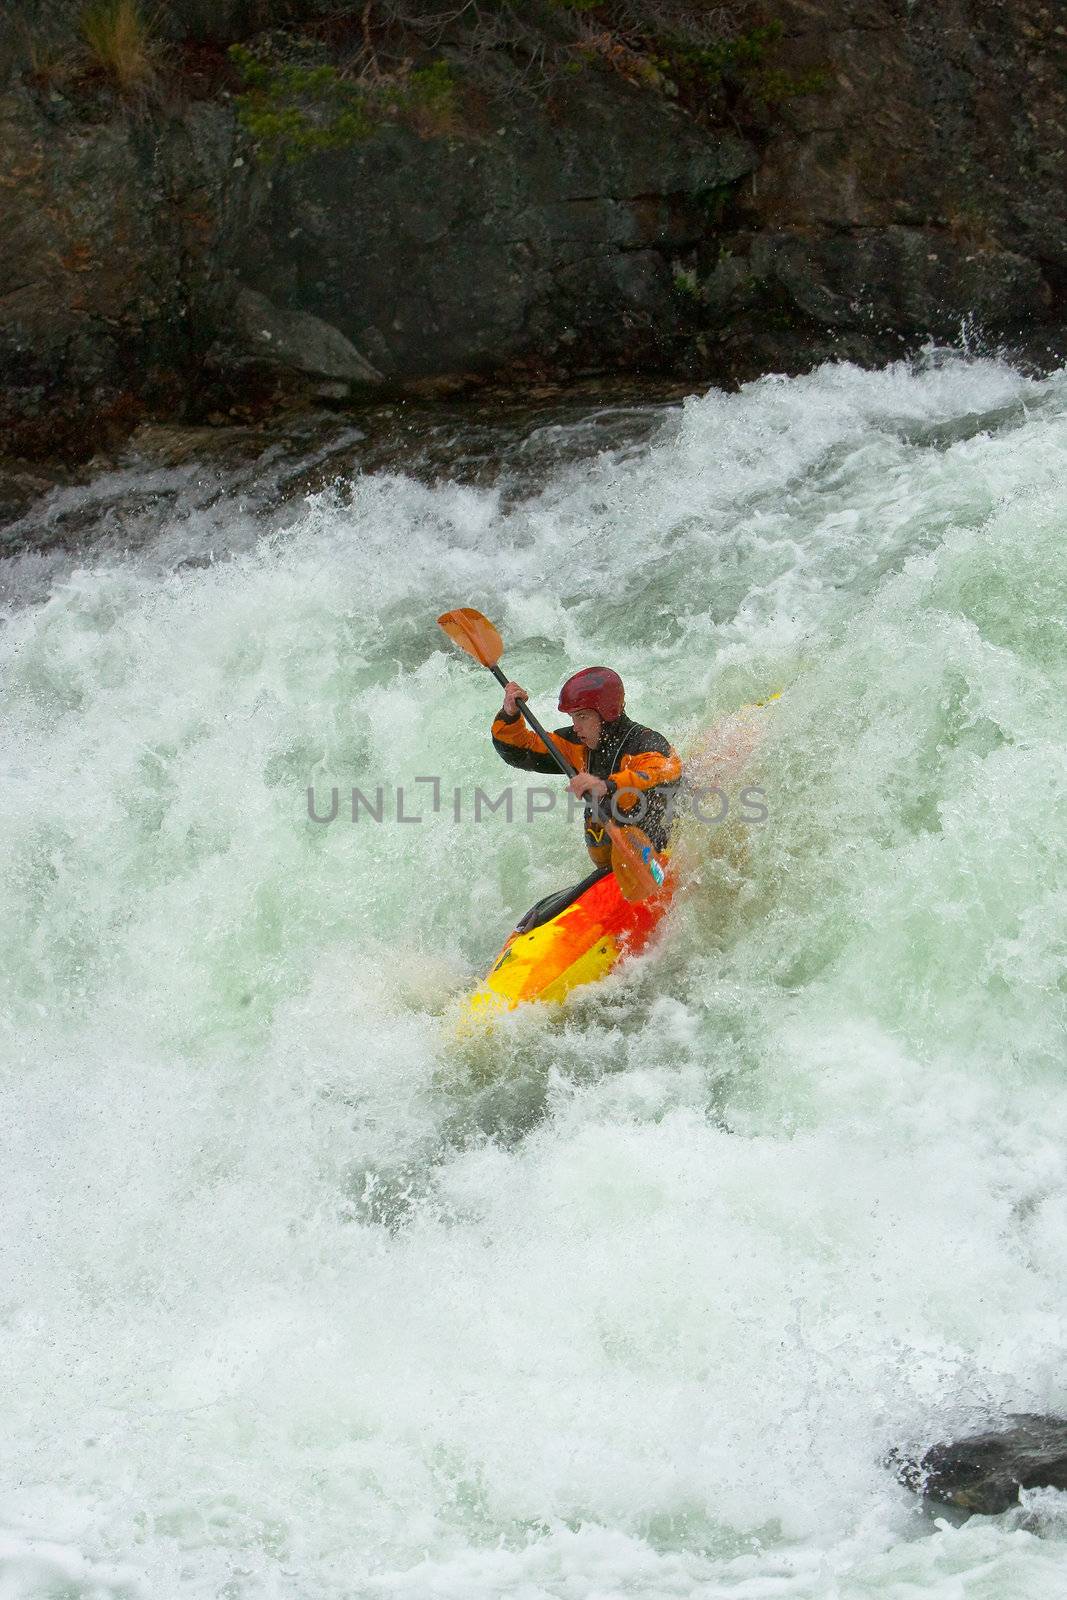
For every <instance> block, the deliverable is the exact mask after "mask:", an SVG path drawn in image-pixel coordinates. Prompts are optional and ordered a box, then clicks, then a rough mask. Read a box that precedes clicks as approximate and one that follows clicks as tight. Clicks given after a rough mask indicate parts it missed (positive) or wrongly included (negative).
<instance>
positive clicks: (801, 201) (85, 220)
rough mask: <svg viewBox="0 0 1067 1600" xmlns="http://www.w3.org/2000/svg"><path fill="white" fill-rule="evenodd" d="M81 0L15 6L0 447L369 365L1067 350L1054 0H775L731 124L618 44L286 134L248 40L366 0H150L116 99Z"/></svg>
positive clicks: (652, 369)
mask: <svg viewBox="0 0 1067 1600" xmlns="http://www.w3.org/2000/svg"><path fill="white" fill-rule="evenodd" d="M419 3H420V0H412V7H413V8H414V9H416V10H417V9H418V4H419ZM82 4H83V0H27V3H26V5H25V6H22V7H19V8H13V7H12V6H10V5H9V6H8V7H7V8H6V11H4V9H3V8H2V7H0V147H2V149H3V151H4V159H3V162H2V163H0V212H2V214H3V220H4V225H3V228H2V229H0V435H2V438H0V454H2V455H5V456H8V457H35V458H38V459H40V458H45V457H52V458H55V457H57V456H65V457H68V458H72V459H81V460H84V459H88V458H89V457H90V456H92V455H93V454H94V453H96V452H97V451H99V450H101V449H107V448H110V447H111V446H112V445H113V444H114V442H115V441H116V440H119V439H121V438H123V437H125V436H126V435H128V433H129V432H130V430H131V429H132V428H133V427H135V426H137V424H138V423H139V422H140V421H141V420H142V419H144V418H153V419H160V420H167V421H180V422H202V421H205V420H213V421H216V422H218V423H220V424H224V425H228V424H231V423H234V422H236V423H240V424H258V423H259V422H261V421H262V420H264V418H266V417H268V416H269V415H270V414H271V412H272V409H278V408H283V407H293V406H301V405H305V404H312V405H314V404H316V403H320V402H323V401H325V402H328V403H332V404H335V405H338V404H339V405H344V404H347V403H349V401H350V400H352V399H354V398H356V397H357V396H358V394H359V393H360V392H361V391H362V389H364V388H365V387H366V386H367V384H369V383H373V382H374V381H375V375H376V374H377V373H381V374H382V375H384V378H385V379H386V380H387V381H388V382H389V383H390V384H391V385H393V386H396V387H403V386H414V387H415V388H416V389H417V391H419V392H421V394H422V395H424V396H429V395H437V396H441V395H444V396H447V395H449V394H455V393H461V392H466V391H469V390H470V389H471V388H472V387H473V388H476V387H477V385H478V384H479V383H481V382H483V381H484V380H486V379H487V378H490V377H491V378H492V379H493V380H494V381H500V382H504V381H508V382H510V383H512V384H513V385H515V386H520V385H523V384H528V385H535V386H536V385H541V384H544V383H546V382H548V383H556V382H574V381H580V380H582V379H585V378H588V377H589V376H592V375H601V374H604V373H615V374H634V375H640V376H648V375H650V374H653V373H659V374H668V373H669V374H673V375H676V376H680V377H681V376H684V377H685V378H687V379H689V380H690V381H692V380H697V381H700V380H714V381H721V382H733V381H739V380H742V379H745V378H748V377H752V376H755V375H757V374H759V373H760V372H763V371H766V370H768V369H773V370H778V371H800V370H803V369H804V368H805V367H809V366H811V365H812V364H814V363H816V362H818V361H820V360H825V359H831V358H847V359H852V360H856V361H860V362H866V363H873V362H880V361H884V360H886V359H887V357H890V356H893V355H898V354H900V353H901V352H902V350H905V349H908V348H913V347H914V346H916V345H917V344H919V343H921V342H922V341H923V340H924V339H925V338H927V337H928V336H933V337H935V338H937V339H942V340H946V339H947V340H955V339H957V338H958V337H959V336H960V335H961V333H964V334H966V336H967V338H968V340H969V341H970V344H971V347H972V348H975V347H977V348H983V347H989V346H1001V345H1007V346H1008V347H1009V348H1011V349H1013V350H1018V349H1023V348H1025V349H1028V350H1030V351H1032V352H1034V359H1035V360H1040V359H1042V357H1041V352H1043V351H1044V352H1048V353H1049V355H1050V359H1051V358H1052V353H1054V352H1057V351H1061V350H1062V349H1063V348H1064V347H1065V337H1064V328H1065V326H1067V25H1065V23H1064V20H1063V8H1062V6H1058V5H1050V4H1048V3H1047V0H1012V3H1011V4H1010V5H1009V4H1005V3H1003V0H924V3H923V4H922V5H921V6H917V5H914V4H912V3H909V0H771V3H770V5H769V7H768V8H767V11H768V15H769V16H771V17H773V18H774V19H776V20H777V21H779V22H780V23H781V24H782V26H783V30H784V31H783V35H782V38H781V40H780V41H779V43H778V44H777V45H776V46H775V54H774V60H773V63H772V64H771V66H772V71H771V73H770V78H771V79H773V80H776V81H777V82H778V85H779V87H778V89H777V90H776V91H774V92H773V93H769V94H768V97H767V103H766V104H762V105H761V104H759V103H757V102H756V101H753V100H751V99H750V100H749V101H747V102H746V103H745V105H744V106H742V105H740V104H739V105H738V106H737V107H736V108H735V109H736V114H734V113H731V115H730V116H723V117H722V118H720V121H721V124H722V125H721V126H718V127H709V126H708V125H707V124H706V122H703V123H702V122H701V121H700V120H699V117H697V116H691V115H688V114H687V113H686V110H685V109H684V107H683V106H681V105H680V104H679V103H677V100H676V99H672V97H671V96H670V95H669V94H666V93H661V92H659V91H658V90H656V89H655V88H651V87H648V86H639V85H638V84H637V83H635V82H631V81H628V80H627V79H626V78H625V77H623V76H620V75H619V73H617V72H611V71H609V70H607V69H606V68H601V67H597V68H589V69H588V70H585V71H582V72H581V73H580V74H579V75H578V76H570V77H567V76H566V75H564V76H562V77H560V78H559V79H558V80H556V81H554V82H553V83H552V85H551V87H550V88H548V89H546V88H544V87H542V89H540V90H534V89H533V88H531V85H530V82H529V81H528V78H527V76H526V75H525V74H524V71H523V69H521V68H520V66H519V65H518V64H517V63H516V60H515V59H514V56H513V54H512V53H509V52H508V50H506V49H504V48H501V49H499V50H494V51H490V52H488V54H487V55H486V57H485V59H483V60H482V61H481V64H480V67H479V72H480V74H481V77H480V80H479V88H478V91H477V94H476V95H473V96H472V99H473V100H476V101H477V106H476V107H475V112H474V114H472V115H467V116H466V118H465V120H464V119H460V121H459V123H457V125H456V126H453V127H448V128H438V129H436V130H433V129H427V128H425V127H423V128H421V129H420V128H417V127H415V126H405V125H404V124H403V121H402V120H401V119H398V120H390V119H385V120H383V121H382V123H381V125H380V126H378V127H377V128H376V129H375V131H374V132H373V133H372V134H371V135H370V136H369V137H365V138H360V139H357V140H354V141H353V142H351V143H350V144H349V145H348V146H347V147H346V148H338V149H332V150H326V151H321V152H320V153H318V154H315V155H312V156H307V155H305V158H304V159H300V160H296V161H286V160H284V159H280V158H279V159H278V160H276V161H275V162H273V163H271V162H264V161H260V160H257V158H256V155H255V152H254V150H253V148H252V145H251V142H250V141H249V139H248V137H247V135H246V134H244V133H242V131H241V129H240V127H239V125H238V118H237V115H236V109H235V102H234V99H233V94H234V92H235V89H236V83H235V80H234V79H233V77H232V73H231V69H230V67H229V65H228V58H227V55H226V48H227V45H228V43H229V42H230V41H231V40H232V39H234V38H243V39H247V38H248V37H249V35H250V34H251V33H253V32H254V31H255V30H256V29H273V30H274V32H278V31H280V32H281V33H282V34H285V35H286V36H287V37H288V36H289V35H290V34H292V35H293V36H294V37H295V36H296V35H298V34H299V31H300V27H301V24H302V19H304V20H307V21H308V22H309V23H310V21H311V20H312V19H313V18H315V19H317V21H318V23H319V24H321V23H323V19H324V18H326V17H327V16H328V15H329V16H330V17H334V16H338V17H340V16H341V15H342V14H346V15H349V16H350V17H351V16H353V15H355V12H354V11H352V8H350V7H346V6H345V5H341V6H339V7H338V6H330V5H327V4H326V0H305V3H298V0H286V3H285V4H282V3H281V0H277V3H276V4H275V3H273V0H161V3H160V5H159V7H157V8H155V9H154V10H152V12H151V14H152V17H153V19H154V20H153V25H154V26H157V27H158V30H159V34H160V42H161V46H162V48H163V50H164V56H162V57H161V60H165V61H166V63H167V65H166V70H165V71H163V70H161V78H160V84H159V85H158V86H157V91H156V92H153V94H151V95H148V96H146V97H145V98H144V99H143V101H141V102H138V103H136V104H130V103H125V102H123V101H122V100H121V97H119V96H118V95H117V94H116V92H115V91H114V90H113V89H109V88H108V86H107V84H106V83H105V82H103V81H101V79H100V76H99V75H97V76H96V77H95V78H94V77H93V76H92V74H91V73H90V74H88V75H87V74H86V73H85V72H84V70H81V69H79V70H80V76H79V73H78V72H71V71H68V70H66V69H65V68H63V69H62V70H60V69H56V70H51V69H49V71H42V70H41V69H40V66H39V62H40V60H45V59H46V60H49V61H52V62H53V63H55V62H60V63H62V62H63V61H64V59H65V57H64V52H65V51H66V52H68V53H69V52H71V51H74V52H75V53H76V51H77V49H78V48H79V46H78V17H79V14H80V12H81V10H82ZM16 9H17V10H18V12H19V16H18V23H19V26H17V27H16V26H14V25H13V23H12V16H13V13H14V11H15V10H16ZM150 9H151V8H150ZM550 9H551V8H550ZM546 15H547V13H546ZM321 31H322V30H321V28H320V34H321ZM316 48H319V46H318V45H317V46H316ZM323 48H325V47H323ZM166 52H169V55H167V54H166ZM183 52H184V54H183ZM316 59H317V58H316ZM35 60H37V61H38V66H36V67H35V66H34V61H35ZM182 62H184V63H185V65H184V66H183V67H181V70H179V64H180V63H182ZM83 66H84V63H83ZM168 73H169V76H168ZM228 73H229V74H230V76H227V74H228ZM460 76H462V73H460ZM791 85H792V86H793V87H791ZM797 85H799V86H800V92H795V87H796V86H797ZM690 109H691V110H692V109H694V108H692V107H691V108H690ZM697 109H698V108H697ZM469 110H470V108H468V111H469ZM256 295H259V296H264V297H266V302H267V303H264V302H263V301H261V300H257V299H255V298H254V297H255V296H256ZM308 319H316V320H314V321H311V320H308ZM257 328H258V330H259V331H258V332H257ZM263 329H267V330H268V331H269V332H270V335H271V337H270V338H269V339H266V338H263V337H262V330H263ZM363 363H366V364H367V366H366V367H364V366H363Z"/></svg>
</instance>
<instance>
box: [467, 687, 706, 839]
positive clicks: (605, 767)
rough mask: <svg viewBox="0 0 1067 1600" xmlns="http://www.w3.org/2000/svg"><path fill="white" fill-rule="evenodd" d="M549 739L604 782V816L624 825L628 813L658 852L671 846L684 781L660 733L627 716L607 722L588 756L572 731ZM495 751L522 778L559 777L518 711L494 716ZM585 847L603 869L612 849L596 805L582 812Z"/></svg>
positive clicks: (581, 768) (564, 730) (560, 730)
mask: <svg viewBox="0 0 1067 1600" xmlns="http://www.w3.org/2000/svg"><path fill="white" fill-rule="evenodd" d="M549 738H550V739H551V740H552V742H553V744H554V745H555V746H556V748H557V749H558V750H559V752H560V754H561V755H564V756H566V758H567V760H568V761H569V762H570V764H571V766H572V767H574V768H576V770H577V771H578V772H591V773H592V774H593V776H594V778H603V779H604V781H605V783H606V784H607V786H608V792H607V794H606V796H605V797H604V799H603V800H601V801H600V802H599V806H600V808H602V809H603V811H604V812H605V813H607V812H608V808H609V807H610V808H611V810H610V814H611V815H612V816H613V817H614V818H615V819H616V820H617V821H622V820H624V819H625V817H626V815H627V814H628V813H632V818H631V820H632V821H634V822H636V823H637V824H638V825H639V826H640V827H642V828H643V829H644V830H645V832H646V833H647V834H648V836H649V838H650V839H651V841H652V843H653V845H654V846H655V847H656V849H657V850H665V849H666V848H667V845H668V843H669V834H670V826H671V807H672V800H673V796H674V793H675V791H676V789H677V787H678V782H679V780H680V778H681V776H682V763H681V761H680V760H679V759H678V754H677V752H676V751H675V749H674V747H673V746H672V745H670V744H669V743H668V742H667V740H666V739H665V738H664V737H663V735H662V734H661V733H656V732H655V731H654V730H653V729H652V728H643V727H642V726H641V725H640V723H638V722H632V721H631V720H630V718H629V717H628V716H626V714H625V712H624V713H623V715H622V716H619V717H616V718H615V720H614V721H613V722H605V723H604V726H603V728H602V730H601V734H600V743H599V744H598V745H597V747H596V749H595V750H589V749H587V748H586V746H585V745H584V744H582V742H581V740H580V739H579V738H578V735H577V734H576V733H575V731H574V728H573V727H571V726H567V727H565V728H556V729H555V731H554V732H553V733H551V734H549ZM493 748H494V749H495V750H496V752H497V754H498V755H500V756H502V757H503V758H504V760H505V761H506V762H507V763H508V765H509V766H511V767H521V768H522V769H523V770H524V771H525V772H559V768H558V767H557V766H556V763H555V762H554V761H553V759H552V757H551V756H550V755H549V753H548V750H547V749H546V747H545V743H544V741H543V739H542V738H541V736H540V734H537V733H534V731H533V729H532V728H531V727H529V726H528V725H527V724H526V723H525V722H524V721H523V719H522V717H521V716H520V715H519V713H518V712H517V711H516V712H515V713H514V715H512V716H510V717H509V716H507V715H506V714H505V713H504V712H503V711H498V712H497V715H496V719H495V721H494V722H493ZM585 842H586V845H587V846H588V849H589V854H590V855H591V856H592V858H593V860H594V861H595V862H596V864H597V866H606V865H607V864H608V861H609V859H610V847H609V845H608V841H607V839H606V838H605V837H604V828H603V823H602V821H601V819H600V814H599V811H598V809H597V806H596V804H590V805H587V807H586V814H585Z"/></svg>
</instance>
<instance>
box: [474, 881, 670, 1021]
mask: <svg viewBox="0 0 1067 1600" xmlns="http://www.w3.org/2000/svg"><path fill="white" fill-rule="evenodd" d="M673 890H674V883H673V880H672V879H671V876H670V873H668V875H667V879H666V881H665V883H664V884H663V887H662V888H661V889H659V890H658V891H657V892H656V893H655V894H653V895H651V896H650V897H649V898H648V899H647V900H643V901H640V902H633V901H629V900H625V899H624V898H623V895H622V891H621V890H620V888H619V883H618V879H617V878H616V877H615V874H614V873H613V872H608V873H605V874H604V876H603V877H599V878H597V879H596V880H595V882H593V883H592V884H590V885H589V887H588V888H586V889H584V890H583V891H582V892H581V893H579V894H578V895H577V896H576V898H575V899H574V900H572V901H571V902H570V904H569V905H567V906H565V907H564V908H563V910H562V911H560V912H558V913H557V914H556V915H555V916H554V917H550V918H549V919H548V921H546V922H542V923H541V924H540V925H539V926H535V927H532V928H527V927H524V925H523V923H520V924H519V927H518V928H516V929H515V931H514V932H513V933H511V934H510V935H509V936H508V939H507V941H506V942H505V944H504V948H503V949H502V950H501V952H500V954H499V955H498V956H497V958H496V961H495V962H494V963H493V966H492V968H491V970H490V972H489V975H488V977H487V978H486V979H485V981H484V983H482V984H481V985H480V987H479V988H478V989H476V990H475V992H474V994H472V995H471V996H470V999H469V1001H468V1002H467V1005H468V1008H469V1011H470V1013H471V1014H472V1015H473V1016H479V1015H486V1014H489V1015H491V1014H493V1013H494V1012H499V1011H508V1010H511V1009H512V1008H513V1007H515V1006H518V1005H522V1004H524V1003H525V1002H526V1001H529V1000H541V1001H544V1002H546V1003H548V1004H558V1003H559V1002H560V1001H562V1000H565V999H566V998H567V996H568V994H570V992H571V990H572V989H577V988H578V987H579V986H580V985H582V984H586V983H595V982H597V980H598V979H600V978H603V977H605V976H606V975H607V973H609V972H610V971H611V970H612V968H613V967H614V966H616V964H617V963H618V962H619V961H621V960H623V959H624V958H625V957H628V956H634V955H639V954H640V953H641V951H642V950H644V949H645V948H646V946H647V945H648V942H649V940H650V939H651V938H652V935H653V934H654V933H655V931H656V929H657V927H658V926H659V924H660V922H661V921H662V920H663V918H664V916H665V915H666V913H667V911H668V909H669V907H670V903H671V899H672V896H673ZM525 920H526V919H524V922H525Z"/></svg>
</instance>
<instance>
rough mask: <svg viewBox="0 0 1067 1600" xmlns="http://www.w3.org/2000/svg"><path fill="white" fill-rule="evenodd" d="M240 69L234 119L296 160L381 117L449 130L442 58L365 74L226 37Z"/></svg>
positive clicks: (267, 150)
mask: <svg viewBox="0 0 1067 1600" xmlns="http://www.w3.org/2000/svg"><path fill="white" fill-rule="evenodd" d="M230 58H231V60H232V61H233V63H234V65H235V66H236V68H237V70H238V72H239V73H240V75H241V81H242V83H243V85H244V88H243V91H242V93H241V94H239V95H238V96H237V115H238V118H239V120H240V123H241V126H242V127H243V128H244V129H245V131H246V132H247V133H249V134H250V135H251V137H252V138H253V139H254V140H255V142H256V146H257V148H258V149H259V151H260V152H261V153H262V154H263V155H264V156H268V157H270V156H277V157H281V158H282V159H283V160H285V161H290V162H294V161H300V160H303V159H304V158H305V157H307V156H311V155H317V154H318V153H319V152H320V151H323V150H339V149H344V148H346V147H347V146H349V145H352V144H355V143H356V142H357V141H358V140H361V139H366V138H369V137H370V136H371V135H372V134H373V133H375V132H376V130H377V129H378V128H380V127H381V126H382V124H383V123H384V122H386V121H396V120H407V121H410V122H413V123H414V124H415V125H416V126H417V127H418V129H419V131H420V132H421V133H424V134H428V135H429V134H433V133H441V132H447V131H450V126H451V120H452V117H453V112H454V104H455V82H454V80H453V77H452V73H451V69H450V67H449V65H448V63H447V62H446V61H434V62H432V63H431V64H430V65H429V66H426V67H418V68H416V69H415V70H413V71H409V72H407V73H405V74H404V75H403V76H402V77H401V76H397V77H395V78H387V79H381V80H379V81H375V82H367V81H365V80H361V79H354V78H350V77H346V76H345V75H344V74H343V73H342V72H341V71H340V70H339V69H338V68H337V67H335V66H331V65H329V64H323V63H313V64H303V63H301V62H293V61H271V60H266V61H265V60H263V59H262V58H260V57H258V56H255V55H253V53H252V52H251V51H250V50H247V49H245V48H244V46H242V45H234V46H233V47H232V48H231V50H230Z"/></svg>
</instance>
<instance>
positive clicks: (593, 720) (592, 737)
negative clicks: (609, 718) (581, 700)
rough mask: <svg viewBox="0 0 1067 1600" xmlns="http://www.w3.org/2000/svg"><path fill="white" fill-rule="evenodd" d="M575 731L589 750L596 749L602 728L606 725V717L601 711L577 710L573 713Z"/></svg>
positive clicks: (572, 719)
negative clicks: (604, 717)
mask: <svg viewBox="0 0 1067 1600" xmlns="http://www.w3.org/2000/svg"><path fill="white" fill-rule="evenodd" d="M571 721H572V722H573V724H574V731H575V733H576V734H577V735H578V737H579V739H580V740H581V741H582V743H583V744H584V745H585V747H586V749H587V750H595V749H596V747H597V745H598V744H599V743H600V730H601V729H602V728H603V726H604V719H603V717H602V716H601V715H600V712H599V711H575V712H572V713H571Z"/></svg>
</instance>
